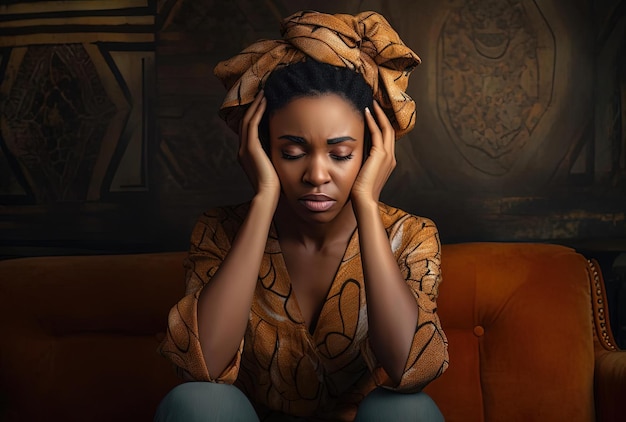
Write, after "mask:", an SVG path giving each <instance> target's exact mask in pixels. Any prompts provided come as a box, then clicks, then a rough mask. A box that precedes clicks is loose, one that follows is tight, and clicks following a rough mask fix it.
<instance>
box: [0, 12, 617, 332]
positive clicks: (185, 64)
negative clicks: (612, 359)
mask: <svg viewBox="0 0 626 422" xmlns="http://www.w3.org/2000/svg"><path fill="white" fill-rule="evenodd" d="M302 9H316V10H320V11H324V12H328V13H337V12H346V13H351V14H354V13H357V12H359V11H363V10H376V11H378V12H380V13H382V14H383V15H384V16H385V17H387V19H388V20H389V21H390V23H391V24H392V26H393V27H394V28H395V29H396V30H397V31H398V33H399V34H400V36H401V37H402V39H403V40H404V42H405V43H406V44H407V45H408V46H409V47H411V48H412V49H413V50H414V51H416V52H417V54H418V55H420V57H421V58H422V59H423V64H422V65H421V66H419V67H418V68H417V69H416V70H415V71H414V73H413V75H412V77H411V82H410V86H409V90H408V92H409V94H410V95H411V96H412V97H413V98H414V99H415V101H416V103H417V108H418V117H417V123H416V126H415V129H414V131H413V132H411V133H410V134H409V135H407V136H405V137H404V138H402V139H401V140H400V141H399V143H398V145H397V155H398V168H397V169H396V171H395V172H394V174H393V175H392V178H391V180H390V181H389V183H388V185H387V187H386V189H385V191H384V193H383V200H384V201H386V202H388V203H390V204H392V205H395V206H399V207H402V208H404V209H406V210H407V211H410V212H412V213H415V214H418V215H423V216H428V217H430V218H432V219H433V220H435V222H436V223H437V225H438V226H439V229H440V233H441V238H442V241H443V242H446V243H452V242H462V241H532V242H553V243H560V244H565V245H569V246H573V247H575V248H577V249H578V250H579V251H581V252H582V253H584V254H586V255H587V256H589V257H593V258H596V259H598V260H599V261H600V263H601V266H602V269H603V271H604V274H605V278H606V280H607V289H608V291H609V294H610V296H611V302H612V303H611V304H610V307H611V309H612V317H613V318H612V319H613V320H614V321H615V323H614V325H615V326H614V331H615V332H616V334H618V335H621V336H624V335H623V334H620V333H621V332H623V331H626V299H625V296H626V293H624V292H625V290H626V289H625V288H624V283H625V281H624V280H625V278H626V277H625V273H626V264H624V263H623V262H624V260H625V259H624V255H620V254H623V253H624V252H626V107H625V104H626V37H625V33H626V1H623V0H600V1H597V0H573V1H572V0H535V1H533V0H487V1H478V0H476V1H469V0H468V1H461V0H458V1H450V0H448V1H441V0H422V1H391V0H388V1H385V0H378V1H365V0H363V1H330V0H325V1H304V0H297V1H293V0H265V1H253V0H234V1H233V0H230V1H226V0H160V1H153V0H118V1H81V0H74V1H56V2H46V1H0V81H1V86H0V101H1V102H0V124H1V125H0V257H2V258H11V257H19V256H33V255H59V254H61V255H63V254H96V253H127V252H150V251H163V250H183V249H186V248H187V243H188V241H187V239H188V236H189V232H190V230H191V227H192V225H193V223H194V221H195V219H196V218H197V216H198V215H199V214H200V213H201V212H202V211H203V210H205V209H206V208H208V207H211V206H215V205H220V204H229V203H236V202H241V201H245V200H246V199H248V198H249V197H250V194H251V189H250V187H249V186H248V183H247V181H246V178H245V176H244V174H243V172H242V171H241V170H240V168H239V166H238V164H237V162H236V158H235V151H236V148H237V137H236V136H235V135H234V134H233V133H231V132H229V130H228V129H227V128H226V126H225V124H224V123H223V122H222V121H221V120H220V119H219V118H218V117H217V109H218V107H219V105H220V103H221V101H222V99H223V96H224V93H225V90H224V89H223V87H222V86H221V85H220V83H219V81H218V80H217V79H216V78H215V77H214V76H213V67H214V66H215V64H216V63H217V62H218V61H220V60H223V59H226V58H228V57H230V56H232V55H234V54H235V53H237V52H238V51H240V50H241V49H242V48H244V47H245V46H246V45H248V44H250V43H251V42H253V41H255V40H257V39H258V38H277V37H279V36H280V34H279V22H280V19H281V18H282V17H285V16H287V15H289V14H291V13H293V12H295V11H297V10H302ZM620 256H621V257H620ZM620 262H622V263H621V264H620ZM619 312H621V314H620V313H619Z"/></svg>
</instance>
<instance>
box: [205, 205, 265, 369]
mask: <svg viewBox="0 0 626 422" xmlns="http://www.w3.org/2000/svg"><path fill="white" fill-rule="evenodd" d="M276 202H277V198H274V197H272V196H271V195H270V196H260V195H257V196H256V197H255V198H254V199H253V200H252V202H251V204H250V209H249V211H248V214H247V216H246V218H245V220H244V222H243V224H242V225H241V227H240V229H239V232H238V233H237V235H236V237H235V239H234V240H233V243H232V245H231V249H230V251H229V252H228V254H227V255H226V257H225V258H224V261H223V262H222V264H221V265H220V268H219V269H218V271H217V272H216V273H215V275H214V276H213V277H212V278H211V281H210V283H208V284H207V285H206V286H205V287H204V288H203V290H202V291H201V293H200V296H199V299H198V331H199V337H200V346H201V348H202V354H203V356H204V360H205V362H206V366H207V369H208V371H209V374H210V375H211V377H213V378H215V377H217V376H219V374H221V373H222V372H223V371H224V369H225V368H226V367H227V366H228V364H229V363H230V362H231V360H232V359H233V357H234V356H235V353H236V352H237V349H238V347H239V344H240V343H241V339H242V338H243V336H244V334H245V330H246V325H247V322H248V318H249V315H250V307H251V305H252V298H253V296H254V290H255V286H256V282H257V279H258V274H259V267H260V265H261V260H262V258H263V252H264V249H265V244H266V241H267V235H268V232H269V228H270V225H271V222H272V218H273V215H274V211H275V209H276Z"/></svg>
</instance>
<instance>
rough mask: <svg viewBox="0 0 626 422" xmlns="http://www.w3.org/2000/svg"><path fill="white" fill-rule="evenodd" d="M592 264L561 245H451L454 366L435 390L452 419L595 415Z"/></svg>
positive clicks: (447, 312)
mask: <svg viewBox="0 0 626 422" xmlns="http://www.w3.org/2000/svg"><path fill="white" fill-rule="evenodd" d="M586 265H587V263H586V260H585V259H584V257H583V256H582V255H580V254H578V253H576V252H575V251H574V250H572V249H570V248H566V247H563V246H558V245H545V244H534V245H529V244H515V243H508V244H507V243H482V244H481V243H474V244H459V245H447V246H445V247H444V249H443V251H442V277H443V281H442V283H441V287H440V296H439V300H438V306H439V315H440V318H441V321H442V325H443V327H444V330H445V332H446V334H447V335H448V340H449V349H450V367H449V369H448V372H447V373H446V374H444V375H443V376H442V377H441V378H439V379H437V380H435V381H434V382H433V383H432V384H431V385H429V386H428V387H427V391H428V392H429V393H430V394H431V395H432V396H433V398H434V399H435V401H436V402H437V403H438V404H439V406H440V407H441V408H442V411H443V413H444V416H446V419H447V420H464V421H469V420H476V421H482V420H486V421H516V420H520V421H521V420H567V421H589V420H593V418H594V416H593V371H594V350H593V347H594V344H593V328H592V318H591V297H590V294H589V288H590V284H589V279H588V277H587V271H586Z"/></svg>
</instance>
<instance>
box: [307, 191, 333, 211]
mask: <svg viewBox="0 0 626 422" xmlns="http://www.w3.org/2000/svg"><path fill="white" fill-rule="evenodd" d="M299 201H300V203H301V204H302V205H304V207H305V208H306V209H308V210H309V211H313V212H323V211H328V210H329V209H330V208H331V207H332V206H333V205H335V202H336V201H335V200H334V199H332V198H331V197H329V196H327V195H324V194H310V195H304V196H302V197H301V198H300V199H299Z"/></svg>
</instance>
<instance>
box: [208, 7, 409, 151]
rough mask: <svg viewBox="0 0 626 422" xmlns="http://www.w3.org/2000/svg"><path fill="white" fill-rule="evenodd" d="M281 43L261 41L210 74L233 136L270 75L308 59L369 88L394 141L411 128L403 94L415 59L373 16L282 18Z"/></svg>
mask: <svg viewBox="0 0 626 422" xmlns="http://www.w3.org/2000/svg"><path fill="white" fill-rule="evenodd" d="M281 34H282V36H283V39H281V40H261V41H257V42H256V43H254V44H252V45H251V46H249V47H248V48H246V49H245V50H243V51H242V52H241V53H239V54H238V55H237V56H235V57H233V58H231V59H229V60H226V61H223V62H221V63H219V64H218V65H217V66H216V68H215V75H216V76H217V77H218V78H219V79H220V80H221V81H222V82H223V83H224V86H225V87H226V89H227V90H228V93H227V94H226V98H225V99H224V103H223V104H222V107H221V110H220V115H221V116H222V117H223V118H224V120H225V121H226V123H228V125H229V126H230V127H231V129H233V130H234V131H235V132H238V131H239V122H240V121H241V118H242V117H243V113H244V112H245V106H246V105H247V104H249V103H251V102H252V101H253V100H254V97H255V96H256V94H257V93H258V92H259V90H260V89H261V88H262V86H263V84H264V83H265V80H266V79H267V77H268V76H269V74H270V73H271V72H272V71H273V70H274V69H276V68H278V67H281V66H286V65H289V64H292V63H297V62H300V61H303V60H304V59H305V58H306V57H311V58H313V59H314V60H317V61H319V62H323V63H328V64H331V65H334V66H340V67H348V68H350V69H353V70H355V71H357V72H359V73H360V74H362V75H363V78H364V79H365V81H366V82H367V84H368V85H369V86H371V87H372V90H373V92H374V98H375V99H376V100H377V101H378V102H379V103H380V104H381V106H382V107H383V109H384V110H385V112H386V113H387V116H388V117H389V119H390V120H391V123H392V125H393V127H394V129H395V131H396V139H397V138H399V137H401V136H402V135H404V134H405V133H407V132H409V131H410V130H411V129H413V126H414V125H415V102H414V101H413V99H411V97H410V96H409V95H408V94H407V93H406V88H407V86H408V82H409V74H410V73H411V71H412V70H413V69H414V68H415V67H416V66H417V65H418V64H419V63H420V58H419V57H418V56H417V55H416V54H415V53H414V52H413V51H412V50H411V49H410V48H408V47H407V46H406V45H404V43H403V42H402V40H401V39H400V37H399V36H398V34H397V33H396V32H395V31H394V30H393V28H392V27H391V26H390V25H389V23H388V22H387V20H385V18H384V17H383V16H381V15H379V14H378V13H376V12H362V13H359V14H358V15H356V16H352V15H346V14H336V15H329V14H326V13H320V12H313V11H305V12H298V13H295V14H293V15H291V16H289V17H288V18H286V19H285V20H284V21H283V22H282V25H281Z"/></svg>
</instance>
